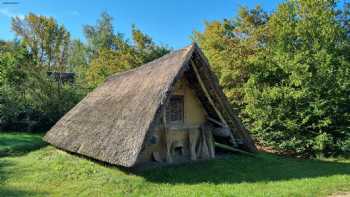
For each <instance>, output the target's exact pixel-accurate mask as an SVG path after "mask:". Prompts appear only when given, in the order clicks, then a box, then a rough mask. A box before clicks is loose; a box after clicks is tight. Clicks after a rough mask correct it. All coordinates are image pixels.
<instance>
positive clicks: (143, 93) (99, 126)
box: [44, 44, 255, 167]
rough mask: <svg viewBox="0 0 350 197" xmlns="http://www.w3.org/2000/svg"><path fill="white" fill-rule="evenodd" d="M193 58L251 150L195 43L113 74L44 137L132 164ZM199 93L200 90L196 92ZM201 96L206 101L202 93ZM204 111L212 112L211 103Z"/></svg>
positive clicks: (59, 144)
mask: <svg viewBox="0 0 350 197" xmlns="http://www.w3.org/2000/svg"><path fill="white" fill-rule="evenodd" d="M191 63H192V64H193V63H195V64H198V66H199V67H198V68H199V69H198V70H199V72H200V75H201V76H203V82H204V84H205V85H206V86H207V87H208V90H209V93H210V94H211V96H212V100H213V101H214V102H215V103H216V104H215V105H216V108H217V109H219V110H220V111H221V112H222V115H223V116H224V118H225V120H226V121H227V124H228V125H229V126H230V127H231V128H232V130H233V131H234V135H235V136H236V137H238V138H239V139H241V140H242V148H243V149H246V150H250V151H254V150H255V146H254V143H253V142H252V140H251V138H250V136H249V135H248V133H247V131H246V130H245V129H244V127H243V126H242V125H241V123H240V121H239V120H238V118H237V117H236V116H235V114H234V112H233V111H232V109H231V107H230V106H229V103H228V102H227V99H226V97H225V96H224V94H223V92H222V91H221V89H220V88H219V85H218V82H217V79H216V77H215V75H213V73H212V72H211V71H210V68H209V64H208V62H207V60H206V59H205V57H204V55H203V54H202V52H201V50H200V49H199V48H198V47H197V45H196V44H193V45H191V46H189V47H186V48H184V49H181V50H178V51H175V52H172V53H170V54H168V55H165V56H163V57H161V58H159V59H156V60H154V61H152V62H150V63H147V64H145V65H143V66H141V67H138V68H136V69H133V70H130V71H127V72H123V73H120V74H115V75H112V76H111V77H109V78H108V79H107V80H106V81H105V83H104V84H102V85H101V86H99V87H98V88H96V89H95V90H94V91H92V92H91V93H90V94H88V95H87V96H86V97H85V98H84V99H83V100H82V101H81V102H80V103H78V104H77V105H76V106H75V107H74V108H73V109H72V110H70V111H69V112H68V113H67V114H66V115H65V116H63V117H62V119H61V120H59V121H58V122H57V123H56V125H54V126H53V127H52V128H51V130H50V131H48V133H47V134H46V135H45V137H44V140H45V141H47V142H48V143H50V144H52V145H54V146H56V147H58V148H61V149H64V150H67V151H70V152H74V153H78V154H82V155H85V156H88V157H92V158H94V159H97V160H101V161H104V162H108V163H111V164H117V165H121V166H126V167H130V166H133V165H134V164H135V162H136V160H137V157H138V155H139V152H140V150H141V148H142V145H143V142H144V139H145V136H146V134H147V131H148V130H149V128H150V127H151V125H152V123H153V122H154V121H155V117H156V115H157V113H159V111H160V109H161V108H162V107H163V106H164V105H165V103H166V101H167V98H168V96H169V95H170V93H171V91H172V89H173V85H174V83H175V82H176V81H177V80H178V79H180V78H181V77H182V76H183V75H184V74H187V75H188V74H190V73H191V66H190V64H191ZM198 95H203V93H201V92H198ZM201 101H202V102H204V103H205V102H207V103H208V101H207V100H206V99H205V98H204V97H203V98H202V99H201ZM207 110H208V111H209V112H213V108H212V107H208V108H207ZM214 113H215V112H213V115H214ZM214 116H215V115H214Z"/></svg>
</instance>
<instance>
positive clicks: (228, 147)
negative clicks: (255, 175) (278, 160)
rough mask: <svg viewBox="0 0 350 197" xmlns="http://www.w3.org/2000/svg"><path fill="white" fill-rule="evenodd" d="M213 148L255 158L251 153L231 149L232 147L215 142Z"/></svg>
mask: <svg viewBox="0 0 350 197" xmlns="http://www.w3.org/2000/svg"><path fill="white" fill-rule="evenodd" d="M215 146H216V147H218V148H222V149H224V150H227V151H231V152H238V153H242V154H245V155H248V156H252V157H255V155H254V154H253V153H250V152H247V151H244V150H241V149H237V148H233V147H231V146H228V145H225V144H220V143H217V142H215Z"/></svg>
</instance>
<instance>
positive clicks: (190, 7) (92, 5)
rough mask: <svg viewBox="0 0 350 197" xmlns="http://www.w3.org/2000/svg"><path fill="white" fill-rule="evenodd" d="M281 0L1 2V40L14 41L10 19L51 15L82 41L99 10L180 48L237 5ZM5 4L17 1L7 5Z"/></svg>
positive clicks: (120, 25)
mask: <svg viewBox="0 0 350 197" xmlns="http://www.w3.org/2000/svg"><path fill="white" fill-rule="evenodd" d="M281 1H282V0H245V1H244V0H216V1H214V0H192V1H190V0H187V1H186V0H147V1H146V0H144V1H141V0H124V1H119V0H114V1H112V0H99V1H97V0H95V1H92V0H85V1H83V0H56V1H55V0H0V39H13V38H14V34H13V32H11V17H13V16H19V17H23V16H24V15H26V14H27V13H28V12H33V13H36V14H40V15H46V16H53V17H54V18H56V20H57V21H58V23H60V24H64V25H65V27H66V28H67V29H68V30H69V31H70V33H71V35H72V37H73V38H80V39H82V40H83V37H84V36H83V32H82V27H83V25H85V24H90V25H93V24H95V23H96V20H97V19H98V17H99V15H100V13H101V12H102V11H106V12H108V13H109V14H110V15H112V17H113V18H114V23H113V25H114V28H115V31H117V32H120V33H123V34H125V36H126V37H128V38H129V37H130V30H131V25H132V24H135V25H136V26H137V27H138V28H140V29H141V30H142V31H144V32H145V33H147V34H148V35H150V36H151V37H152V38H153V39H154V40H155V41H156V42H157V43H159V44H166V45H168V46H170V47H173V48H175V49H176V48H181V47H183V46H185V45H188V44H189V43H191V40H190V38H189V37H190V35H191V34H192V32H193V30H203V28H204V22H205V21H212V20H222V19H224V18H231V17H233V16H235V15H236V13H237V10H238V8H239V7H240V6H246V7H255V5H257V4H259V5H261V6H262V7H263V8H264V9H266V10H268V11H271V10H273V9H275V8H276V6H277V4H278V3H279V2H281ZM5 2H18V4H8V3H5Z"/></svg>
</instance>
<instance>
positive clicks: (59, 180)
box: [0, 133, 350, 196]
mask: <svg viewBox="0 0 350 197" xmlns="http://www.w3.org/2000/svg"><path fill="white" fill-rule="evenodd" d="M4 141H6V142H4ZM0 144H1V145H0V151H3V150H6V151H5V152H6V156H1V157H0V196H328V195H329V194H332V193H335V192H339V191H350V161H346V160H343V161H319V160H299V159H292V158H284V157H279V156H275V155H270V154H264V153H259V154H257V155H256V157H248V156H243V155H232V156H229V157H225V158H219V159H216V160H211V161H203V162H196V163H192V164H186V165H179V166H171V167H162V168H155V169H149V170H146V171H143V172H130V171H128V170H126V169H122V168H118V167H115V166H108V165H105V164H101V163H97V162H95V161H90V160H88V159H85V158H82V157H78V156H76V155H71V154H68V153H66V152H64V151H60V150H57V149H55V148H53V147H51V146H44V143H43V142H42V141H41V139H40V135H33V136H32V137H31V136H30V134H10V133H6V134H0ZM16 144H17V145H18V147H19V148H18V147H17V145H16ZM24 144H27V145H24ZM34 144H37V145H38V146H34ZM26 146H27V147H28V149H29V150H30V152H28V151H29V150H26V149H25V147H26ZM43 146H44V147H43ZM34 147H36V148H37V149H36V150H34ZM8 150H15V151H8ZM20 151H23V152H22V154H19V152H20ZM12 153H13V154H12Z"/></svg>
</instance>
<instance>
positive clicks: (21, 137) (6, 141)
mask: <svg viewBox="0 0 350 197" xmlns="http://www.w3.org/2000/svg"><path fill="white" fill-rule="evenodd" d="M44 146H47V143H46V142H44V141H43V140H42V139H41V136H40V135H30V134H18V133H9V134H6V136H0V157H5V156H20V155H24V154H26V153H28V152H30V151H33V150H36V149H40V148H42V147H44Z"/></svg>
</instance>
